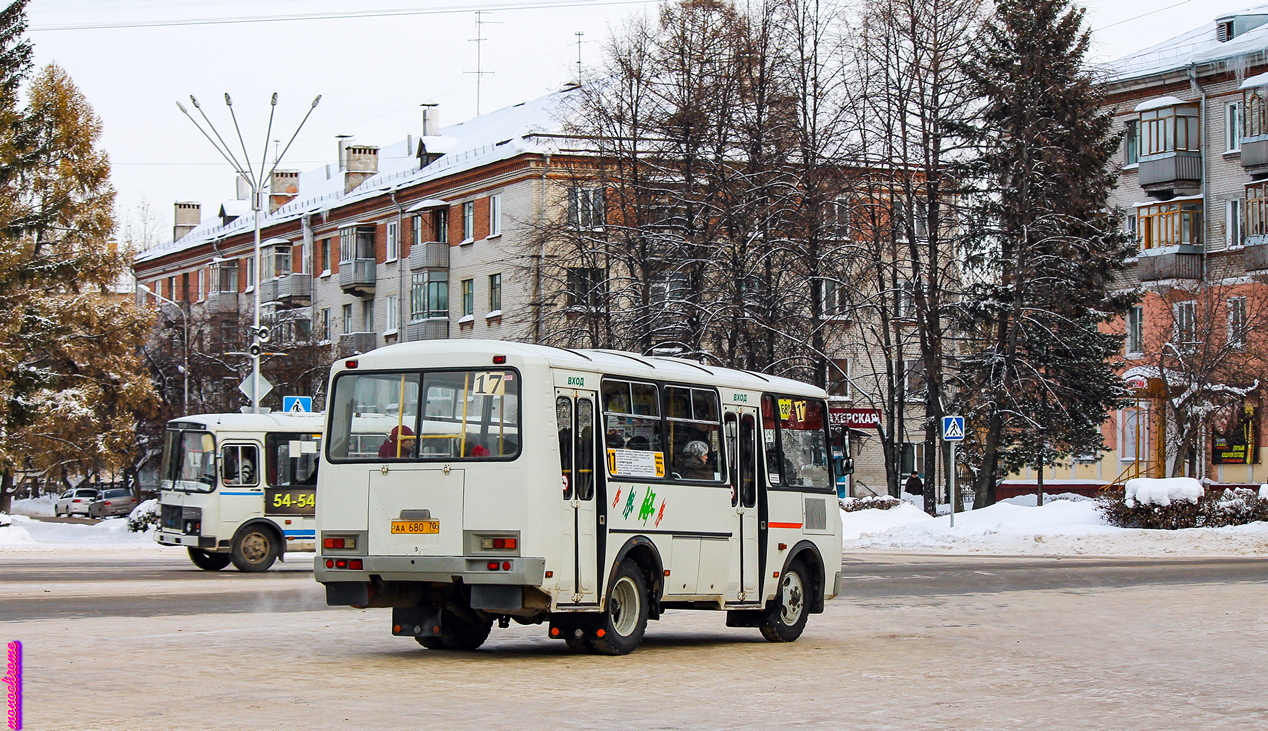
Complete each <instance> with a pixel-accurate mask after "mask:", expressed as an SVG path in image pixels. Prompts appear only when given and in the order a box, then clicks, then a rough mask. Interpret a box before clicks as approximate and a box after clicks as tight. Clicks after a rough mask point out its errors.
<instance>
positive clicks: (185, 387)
mask: <svg viewBox="0 0 1268 731" xmlns="http://www.w3.org/2000/svg"><path fill="white" fill-rule="evenodd" d="M137 287H138V288H140V289H144V290H145V291H146V292H148V293H149V294H151V295H153V296H154V298H155V299H157V300H159V301H160V302H169V303H171V304H173V305H175V306H176V311H177V312H179V313H181V326H182V328H183V329H184V331H185V347H184V351H185V359H184V360H185V365H184V366H182V370H184V372H185V380H184V382H183V384H182V385H181V389H182V390H181V394H182V395H183V397H184V398H183V399H182V403H183V405H182V407H181V408H182V413H181V416H189V318H188V317H187V316H186V315H185V308H184V307H181V303H179V302H177V301H176V300H170V299H168V298H166V297H164V296H163V295H161V294H159V293H158V292H155V291H154V290H152V289H150V288H149V287H148V286H146V285H144V284H138V285H137Z"/></svg>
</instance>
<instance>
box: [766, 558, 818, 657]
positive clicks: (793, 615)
mask: <svg viewBox="0 0 1268 731" xmlns="http://www.w3.org/2000/svg"><path fill="white" fill-rule="evenodd" d="M809 577H810V575H809V574H808V573H807V571H806V565H805V564H804V563H802V562H801V561H800V560H797V561H793V562H792V564H791V565H790V566H789V567H788V570H787V571H785V572H784V575H783V576H781V577H780V579H779V595H778V596H776V597H775V606H773V607H771V609H770V611H769V612H767V613H766V617H765V620H764V622H763V623H762V637H765V638H766V639H767V640H770V641H771V642H792V641H794V640H796V639H797V638H798V637H801V632H802V630H804V629H805V628H806V618H807V617H808V616H809V614H810V610H809V607H808V606H807V605H806V600H807V599H808V598H809V597H808V595H807V592H808V591H809V589H810V582H809Z"/></svg>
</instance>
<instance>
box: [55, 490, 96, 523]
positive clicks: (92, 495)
mask: <svg viewBox="0 0 1268 731" xmlns="http://www.w3.org/2000/svg"><path fill="white" fill-rule="evenodd" d="M96 499H97V491H96V490H94V489H92V488H91V487H77V488H75V489H73V490H67V491H66V492H64V493H62V495H61V497H59V498H57V504H56V505H54V506H53V515H55V516H57V517H61V516H63V515H88V506H89V505H91V504H92V501H93V500H96Z"/></svg>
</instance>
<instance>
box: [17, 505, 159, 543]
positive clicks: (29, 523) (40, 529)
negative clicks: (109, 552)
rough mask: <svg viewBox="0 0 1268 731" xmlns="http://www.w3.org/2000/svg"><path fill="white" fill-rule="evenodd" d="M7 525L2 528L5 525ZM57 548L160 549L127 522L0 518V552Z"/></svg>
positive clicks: (148, 534)
mask: <svg viewBox="0 0 1268 731" xmlns="http://www.w3.org/2000/svg"><path fill="white" fill-rule="evenodd" d="M6 523H7V524H8V525H5V524H6ZM56 548H160V546H159V545H158V544H157V543H155V542H154V532H153V531H146V532H144V533H133V532H131V531H129V530H128V520H127V518H106V519H105V520H101V521H97V522H95V523H92V524H83V523H53V522H48V523H46V522H43V521H40V520H36V519H35V518H32V517H30V516H27V515H9V516H5V515H3V514H0V550H11V549H18V550H21V549H56Z"/></svg>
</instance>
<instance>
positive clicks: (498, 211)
mask: <svg viewBox="0 0 1268 731" xmlns="http://www.w3.org/2000/svg"><path fill="white" fill-rule="evenodd" d="M501 235H502V196H500V195H491V196H489V236H501Z"/></svg>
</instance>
